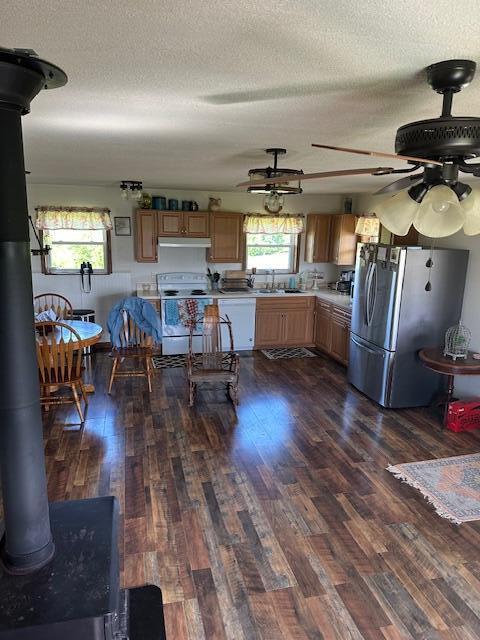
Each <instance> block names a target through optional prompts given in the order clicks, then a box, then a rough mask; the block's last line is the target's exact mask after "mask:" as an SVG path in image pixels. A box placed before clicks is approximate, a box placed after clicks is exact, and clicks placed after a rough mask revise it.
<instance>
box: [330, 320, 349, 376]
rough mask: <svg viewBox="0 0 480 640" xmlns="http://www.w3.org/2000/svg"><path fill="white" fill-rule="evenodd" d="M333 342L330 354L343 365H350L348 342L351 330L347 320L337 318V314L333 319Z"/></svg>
mask: <svg viewBox="0 0 480 640" xmlns="http://www.w3.org/2000/svg"><path fill="white" fill-rule="evenodd" d="M331 327H332V329H331V331H332V341H331V348H330V353H331V355H332V356H333V357H334V358H335V359H336V360H338V361H339V362H341V363H342V364H347V363H348V347H349V345H348V342H349V333H350V328H349V325H348V322H347V321H346V320H345V318H342V317H340V316H337V315H336V314H335V313H333V314H332V317H331Z"/></svg>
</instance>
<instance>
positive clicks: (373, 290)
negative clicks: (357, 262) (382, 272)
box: [368, 262, 377, 325]
mask: <svg viewBox="0 0 480 640" xmlns="http://www.w3.org/2000/svg"><path fill="white" fill-rule="evenodd" d="M368 288H369V292H368V297H369V301H370V304H369V309H368V313H369V317H368V324H369V325H370V324H372V320H373V314H374V313H375V305H376V303H377V263H376V262H372V269H371V272H370V284H369V287H368Z"/></svg>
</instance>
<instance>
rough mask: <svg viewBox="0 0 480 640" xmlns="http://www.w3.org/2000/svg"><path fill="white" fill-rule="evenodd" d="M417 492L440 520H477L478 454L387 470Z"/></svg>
mask: <svg viewBox="0 0 480 640" xmlns="http://www.w3.org/2000/svg"><path fill="white" fill-rule="evenodd" d="M387 470H388V471H390V473H393V475H394V476H395V477H396V478H398V479H399V480H403V482H406V483H407V484H409V485H410V486H411V487H414V488H415V489H418V490H419V491H420V492H421V494H422V495H423V497H424V498H425V499H426V500H428V502H430V503H431V504H432V505H433V507H434V508H435V511H436V512H437V513H438V515H439V516H442V518H447V519H448V520H450V521H451V522H454V523H455V524H461V523H462V522H471V521H472V520H480V453H473V454H469V455H466V456H453V457H451V458H438V459H437V460H424V461H422V462H409V463H406V464H397V465H391V466H389V467H387Z"/></svg>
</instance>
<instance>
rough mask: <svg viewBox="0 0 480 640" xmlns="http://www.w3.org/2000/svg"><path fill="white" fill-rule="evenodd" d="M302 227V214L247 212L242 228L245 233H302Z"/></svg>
mask: <svg viewBox="0 0 480 640" xmlns="http://www.w3.org/2000/svg"><path fill="white" fill-rule="evenodd" d="M303 229H304V223H303V215H282V216H272V215H263V214H260V213H249V214H248V215H247V216H245V222H244V223H243V230H244V231H245V233H290V234H298V233H302V231H303Z"/></svg>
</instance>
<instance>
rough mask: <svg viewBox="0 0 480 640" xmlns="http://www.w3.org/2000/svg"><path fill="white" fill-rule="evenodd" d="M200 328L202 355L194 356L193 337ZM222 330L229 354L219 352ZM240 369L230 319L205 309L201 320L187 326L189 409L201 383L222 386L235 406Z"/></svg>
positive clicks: (214, 310) (209, 307) (209, 306)
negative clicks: (226, 339)
mask: <svg viewBox="0 0 480 640" xmlns="http://www.w3.org/2000/svg"><path fill="white" fill-rule="evenodd" d="M199 325H202V352H201V353H199V354H198V353H197V354H196V353H195V352H194V349H193V336H194V333H195V332H196V330H197V327H198V326H199ZM222 327H223V328H225V329H226V331H227V335H228V342H229V351H223V350H222ZM224 332H225V331H223V333H224ZM239 367H240V357H239V355H238V353H235V351H234V345H233V333H232V323H231V322H230V319H229V318H228V316H226V317H225V318H221V317H220V316H219V313H218V306H217V305H215V304H212V305H207V306H206V307H205V312H204V316H203V319H202V318H199V319H198V321H192V324H191V326H190V336H189V341H188V354H187V380H188V389H189V405H190V406H191V407H192V406H193V404H194V401H195V393H196V389H197V385H198V384H201V383H204V382H215V383H221V384H225V385H226V389H227V395H228V396H229V398H230V399H231V401H232V402H233V404H234V405H238V377H239Z"/></svg>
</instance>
